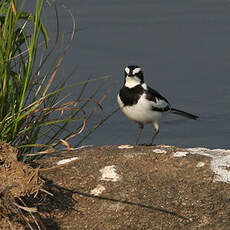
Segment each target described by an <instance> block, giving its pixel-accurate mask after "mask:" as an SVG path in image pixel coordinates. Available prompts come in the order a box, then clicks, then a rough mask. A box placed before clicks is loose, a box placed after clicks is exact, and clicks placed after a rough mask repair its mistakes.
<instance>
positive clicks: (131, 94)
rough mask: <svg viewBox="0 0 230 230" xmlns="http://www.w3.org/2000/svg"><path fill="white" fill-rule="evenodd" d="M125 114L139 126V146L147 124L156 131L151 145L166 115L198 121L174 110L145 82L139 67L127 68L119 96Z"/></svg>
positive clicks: (194, 117)
mask: <svg viewBox="0 0 230 230" xmlns="http://www.w3.org/2000/svg"><path fill="white" fill-rule="evenodd" d="M117 101H118V104H119V106H120V108H121V110H122V111H123V113H124V114H125V115H126V116H127V117H128V118H129V119H131V120H133V121H135V122H137V123H138V124H139V132H138V135H137V139H136V144H138V142H139V139H140V136H141V133H142V131H143V128H144V124H145V123H152V124H153V126H154V129H155V133H154V134H153V137H152V140H151V142H150V145H152V144H153V141H154V138H155V137H156V136H157V134H158V133H159V121H160V119H161V118H162V115H163V114H164V113H174V114H178V115H181V116H184V117H186V118H189V119H193V120H196V119H198V116H196V115H193V114H190V113H187V112H184V111H181V110H178V109H175V108H172V107H171V105H170V103H169V102H168V100H167V99H166V98H165V97H163V96H161V95H160V94H159V93H158V92H157V91H156V90H154V89H152V88H150V87H149V86H148V85H147V84H146V83H145V82H144V75H143V72H142V70H141V68H140V67H139V66H136V65H131V66H128V67H126V68H125V79H124V86H123V87H122V88H121V89H120V91H119V94H118V96H117Z"/></svg>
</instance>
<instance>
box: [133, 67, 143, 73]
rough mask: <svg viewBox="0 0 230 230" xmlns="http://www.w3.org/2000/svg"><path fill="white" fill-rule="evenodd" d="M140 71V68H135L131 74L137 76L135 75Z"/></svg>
mask: <svg viewBox="0 0 230 230" xmlns="http://www.w3.org/2000/svg"><path fill="white" fill-rule="evenodd" d="M140 71H141V68H139V67H138V68H135V69H134V70H133V74H137V73H139V72H140Z"/></svg>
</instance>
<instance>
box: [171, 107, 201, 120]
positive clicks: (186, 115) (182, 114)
mask: <svg viewBox="0 0 230 230" xmlns="http://www.w3.org/2000/svg"><path fill="white" fill-rule="evenodd" d="M170 112H171V113H174V114H177V115H180V116H183V117H187V118H189V119H193V120H197V119H198V118H199V117H198V116H196V115H193V114H191V113H187V112H184V111H181V110H179V109H175V108H171V110H170Z"/></svg>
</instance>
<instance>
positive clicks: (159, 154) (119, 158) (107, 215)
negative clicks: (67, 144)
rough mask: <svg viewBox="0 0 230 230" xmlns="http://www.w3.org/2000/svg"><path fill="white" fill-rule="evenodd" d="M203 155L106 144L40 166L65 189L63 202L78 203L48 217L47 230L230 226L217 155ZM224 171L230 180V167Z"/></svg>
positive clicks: (229, 193)
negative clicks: (216, 161)
mask: <svg viewBox="0 0 230 230" xmlns="http://www.w3.org/2000/svg"><path fill="white" fill-rule="evenodd" d="M199 151H200V152H202V151H203V153H204V154H203V155H206V156H202V155H199V154H196V151H194V150H193V154H191V153H192V149H191V150H188V149H181V148H176V147H173V146H152V147H148V146H136V147H133V148H130V149H127V148H119V147H118V146H103V147H95V148H94V147H93V148H86V149H80V150H78V151H73V152H67V153H65V154H63V155H62V156H59V157H50V158H47V159H43V160H40V161H38V163H39V164H40V167H41V174H42V176H43V177H44V178H47V179H48V180H50V183H54V184H55V185H56V186H57V188H59V189H62V191H65V192H66V194H67V195H65V196H63V197H62V196H60V197H59V199H61V202H62V204H63V205H64V204H65V203H66V202H67V203H68V196H71V197H72V198H73V200H74V201H73V202H72V203H71V202H70V206H72V207H71V208H70V209H68V210H67V209H65V208H63V209H62V210H61V208H60V207H59V208H58V207H57V208H56V209H53V211H51V212H50V213H49V218H47V219H46V221H45V223H46V227H47V229H89V230H93V229H95V230H97V229H98V230H101V229H103V230H110V229H122V230H125V229H218V230H219V229H220V230H221V229H224V230H225V229H230V211H229V210H230V185H229V184H228V183H226V182H223V181H224V178H222V177H221V175H216V174H218V172H217V171H215V169H217V168H218V167H217V166H215V165H214V163H213V162H214V161H215V160H216V158H213V157H212V154H211V153H210V154H208V153H207V151H208V150H207V149H206V152H205V149H203V150H202V149H200V150H199ZM222 155H223V154H222ZM222 155H221V153H220V154H219V157H221V156H222ZM64 159H69V160H68V161H66V160H64ZM63 160H64V161H63ZM71 160H72V161H71ZM214 166H215V167H214ZM50 167H51V169H49V170H45V168H50ZM52 167H53V168H52ZM219 169H220V170H224V172H225V175H224V176H225V180H226V172H228V169H229V168H227V167H225V168H223V167H222V166H221V167H219ZM46 216H47V215H46ZM51 220H52V221H51Z"/></svg>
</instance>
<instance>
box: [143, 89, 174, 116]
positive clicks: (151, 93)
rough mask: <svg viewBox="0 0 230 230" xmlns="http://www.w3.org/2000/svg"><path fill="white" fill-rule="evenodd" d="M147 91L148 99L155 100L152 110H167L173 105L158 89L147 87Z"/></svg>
mask: <svg viewBox="0 0 230 230" xmlns="http://www.w3.org/2000/svg"><path fill="white" fill-rule="evenodd" d="M145 93H146V99H147V100H149V101H152V102H153V106H152V110H154V111H160V112H166V111H168V110H170V107H171V106H170V104H169V102H168V100H167V99H166V98H165V97H163V96H162V95H161V94H159V93H158V92H157V91H156V90H154V89H152V88H150V87H147V90H146V91H145Z"/></svg>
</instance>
